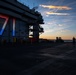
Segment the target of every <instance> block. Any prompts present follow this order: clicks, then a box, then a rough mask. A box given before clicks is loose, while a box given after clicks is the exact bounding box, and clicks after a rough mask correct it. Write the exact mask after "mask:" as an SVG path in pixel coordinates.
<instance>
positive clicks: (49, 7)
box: [40, 5, 72, 10]
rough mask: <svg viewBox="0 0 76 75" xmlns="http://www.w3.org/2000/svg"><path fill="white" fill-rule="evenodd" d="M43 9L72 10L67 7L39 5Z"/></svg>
mask: <svg viewBox="0 0 76 75" xmlns="http://www.w3.org/2000/svg"><path fill="white" fill-rule="evenodd" d="M40 6H41V7H43V8H48V9H58V10H71V9H72V8H70V7H68V6H54V5H40Z"/></svg>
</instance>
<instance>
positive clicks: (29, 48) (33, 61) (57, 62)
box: [0, 43, 76, 75]
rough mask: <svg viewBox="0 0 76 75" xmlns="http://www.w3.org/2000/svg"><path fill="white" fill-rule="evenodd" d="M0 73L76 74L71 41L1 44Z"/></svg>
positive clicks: (0, 74) (2, 74)
mask: <svg viewBox="0 0 76 75" xmlns="http://www.w3.org/2000/svg"><path fill="white" fill-rule="evenodd" d="M0 75H76V48H75V47H73V45H72V44H71V43H64V44H55V43H46V44H45V43H42V44H35V45H33V44H32V45H31V44H30V45H24V44H23V45H22V44H21V45H18V44H17V45H2V46H0Z"/></svg>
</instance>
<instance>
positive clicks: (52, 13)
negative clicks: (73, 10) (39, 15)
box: [46, 12, 69, 16]
mask: <svg viewBox="0 0 76 75" xmlns="http://www.w3.org/2000/svg"><path fill="white" fill-rule="evenodd" d="M46 14H47V15H64V16H65V15H69V14H68V13H55V12H46Z"/></svg>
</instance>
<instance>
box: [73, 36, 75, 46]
mask: <svg viewBox="0 0 76 75" xmlns="http://www.w3.org/2000/svg"><path fill="white" fill-rule="evenodd" d="M73 46H74V47H75V37H73Z"/></svg>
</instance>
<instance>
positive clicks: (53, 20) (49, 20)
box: [18, 0, 76, 39]
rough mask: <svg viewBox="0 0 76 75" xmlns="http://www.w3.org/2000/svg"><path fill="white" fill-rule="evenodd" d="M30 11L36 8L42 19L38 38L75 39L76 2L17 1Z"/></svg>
mask: <svg viewBox="0 0 76 75" xmlns="http://www.w3.org/2000/svg"><path fill="white" fill-rule="evenodd" d="M18 1H19V2H21V3H23V4H25V5H27V6H29V7H30V9H32V8H33V7H38V8H37V9H36V10H37V11H39V12H40V13H41V14H42V16H43V19H44V23H45V24H43V25H41V26H42V27H43V28H44V33H43V34H41V35H40V38H45V39H55V38H56V37H61V38H62V39H72V38H73V37H75V38H76V0H18Z"/></svg>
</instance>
